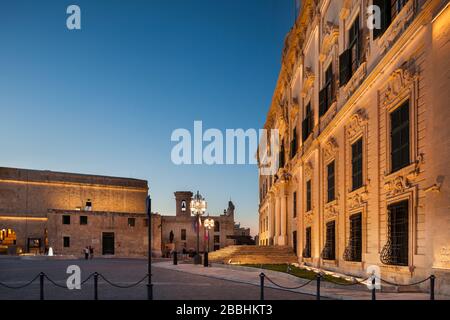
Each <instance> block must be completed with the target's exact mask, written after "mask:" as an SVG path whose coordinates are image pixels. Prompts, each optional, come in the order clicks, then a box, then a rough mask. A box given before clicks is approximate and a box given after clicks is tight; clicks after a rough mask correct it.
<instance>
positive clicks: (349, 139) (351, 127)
mask: <svg viewBox="0 0 450 320" xmlns="http://www.w3.org/2000/svg"><path fill="white" fill-rule="evenodd" d="M368 131H369V119H368V117H367V113H366V110H365V109H358V110H357V111H356V112H355V113H354V114H353V115H352V116H350V119H349V120H348V122H347V124H346V125H345V159H344V163H345V168H346V172H345V190H346V192H347V205H350V207H352V204H351V201H352V199H354V198H355V197H359V199H360V200H358V201H359V202H365V198H366V197H367V187H368V185H369V179H368V170H367V169H368V143H367V142H368V140H367V139H368ZM360 138H362V146H363V148H362V149H363V155H362V156H363V185H362V187H360V188H358V189H355V190H353V189H352V145H353V143H355V142H356V141H358V140H359V139H360Z"/></svg>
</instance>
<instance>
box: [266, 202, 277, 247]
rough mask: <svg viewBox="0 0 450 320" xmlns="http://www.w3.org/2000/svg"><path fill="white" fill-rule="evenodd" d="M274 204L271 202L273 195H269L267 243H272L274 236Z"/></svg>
mask: <svg viewBox="0 0 450 320" xmlns="http://www.w3.org/2000/svg"><path fill="white" fill-rule="evenodd" d="M274 207H275V204H274V203H273V197H272V196H271V197H270V199H269V214H268V216H269V230H268V237H267V238H268V239H269V245H272V244H273V241H274V240H273V239H274V237H275V208H274Z"/></svg>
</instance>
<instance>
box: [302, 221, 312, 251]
mask: <svg viewBox="0 0 450 320" xmlns="http://www.w3.org/2000/svg"><path fill="white" fill-rule="evenodd" d="M303 258H311V227H308V228H306V231H305V248H304V249H303Z"/></svg>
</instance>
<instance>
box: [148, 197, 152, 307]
mask: <svg viewBox="0 0 450 320" xmlns="http://www.w3.org/2000/svg"><path fill="white" fill-rule="evenodd" d="M147 217H148V223H147V227H148V231H147V233H148V278H147V281H148V282H147V298H148V300H153V284H152V199H151V198H150V196H147Z"/></svg>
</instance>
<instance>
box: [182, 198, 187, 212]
mask: <svg viewBox="0 0 450 320" xmlns="http://www.w3.org/2000/svg"><path fill="white" fill-rule="evenodd" d="M181 211H186V201H185V200H183V201H181Z"/></svg>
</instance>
